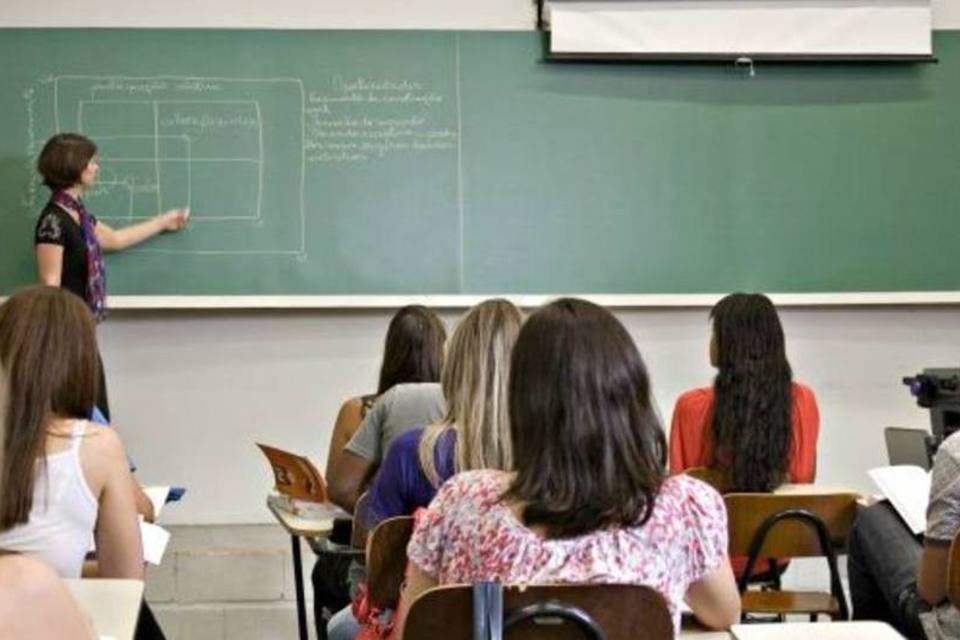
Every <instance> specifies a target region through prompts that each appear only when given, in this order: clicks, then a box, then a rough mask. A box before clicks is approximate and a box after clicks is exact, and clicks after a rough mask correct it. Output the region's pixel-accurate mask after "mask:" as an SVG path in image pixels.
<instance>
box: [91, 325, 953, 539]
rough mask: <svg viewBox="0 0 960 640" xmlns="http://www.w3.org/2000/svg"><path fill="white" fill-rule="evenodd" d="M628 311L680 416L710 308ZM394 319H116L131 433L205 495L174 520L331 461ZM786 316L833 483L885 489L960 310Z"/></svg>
mask: <svg viewBox="0 0 960 640" xmlns="http://www.w3.org/2000/svg"><path fill="white" fill-rule="evenodd" d="M618 315H619V317H620V318H621V319H622V320H623V321H624V323H626V325H627V327H628V328H629V330H630V332H631V333H632V335H633V336H634V337H635V339H636V341H637V343H638V345H639V346H640V350H641V352H642V353H643V355H644V357H645V358H646V359H647V363H648V365H649V367H650V370H651V372H652V375H653V379H654V390H655V393H656V396H657V400H658V402H659V404H660V407H661V410H662V412H663V414H664V419H665V420H669V418H670V413H671V411H672V407H673V401H674V399H675V398H676V396H677V395H678V394H679V393H680V392H681V391H682V390H684V389H686V388H688V387H692V386H697V385H702V384H708V383H709V381H710V379H711V375H712V371H711V369H710V368H709V367H708V366H707V363H706V355H705V353H706V343H707V328H708V324H707V319H706V310H705V309H686V310H633V311H622V312H618ZM455 317H456V314H454V313H447V314H445V319H446V320H448V324H451V325H452V322H453V320H454V319H455ZM388 320H389V312H387V311H360V312H357V311H353V312H337V311H303V312H216V313H212V312H167V313H150V312H132V311H128V312H117V313H115V314H114V316H113V317H111V318H110V319H109V321H108V322H107V323H106V324H105V325H104V326H103V329H102V337H103V341H104V352H105V353H104V357H105V359H106V362H107V369H108V371H109V374H110V392H111V397H112V403H113V410H114V414H115V419H116V423H117V427H118V428H119V429H120V430H121V432H122V433H123V435H124V439H125V440H126V441H127V443H128V447H129V449H130V451H131V453H132V454H133V455H134V457H135V458H136V459H137V461H138V462H139V464H140V475H141V477H142V478H143V479H144V480H146V481H158V482H159V481H176V482H180V483H184V484H186V485H187V486H188V487H189V491H190V493H189V494H188V499H187V500H186V501H185V502H184V503H183V504H182V505H180V506H177V507H175V508H172V509H170V510H169V512H167V513H166V514H165V516H164V518H165V520H166V521H168V522H254V521H260V520H266V519H267V514H266V512H265V511H264V508H263V504H262V503H263V496H264V488H265V487H267V486H268V485H269V484H270V476H269V472H268V470H267V467H266V465H265V463H264V461H263V460H261V457H260V454H259V452H257V451H256V450H255V449H254V446H253V443H254V442H255V441H264V442H269V443H273V444H276V445H278V446H281V447H285V448H289V449H292V450H295V451H303V452H306V453H308V454H309V456H310V457H311V458H312V459H313V460H315V461H316V462H317V463H318V465H321V464H322V463H323V461H325V459H326V446H327V440H328V438H329V433H330V427H331V424H332V421H333V419H334V416H335V415H336V411H337V409H338V407H339V403H340V402H341V401H342V399H344V398H346V397H347V396H349V395H351V394H358V393H365V392H369V391H370V389H371V388H372V386H373V385H374V384H375V379H376V369H377V365H378V358H379V352H380V348H381V342H382V336H383V334H384V331H385V329H386V324H387V321H388ZM783 320H784V324H785V326H786V331H787V335H788V346H789V352H790V357H791V360H792V363H793V365H794V369H795V371H796V374H797V377H798V378H800V379H802V380H804V381H806V382H807V383H809V384H810V385H812V386H813V388H814V389H815V390H816V392H817V395H818V397H819V400H820V409H821V415H822V422H823V428H822V433H821V437H820V452H819V477H818V480H819V481H821V482H823V483H827V484H831V485H845V486H851V487H853V488H858V489H862V490H867V489H869V488H870V487H869V483H868V481H867V479H866V477H865V471H866V469H868V468H869V467H871V466H875V465H879V464H882V463H883V462H884V460H885V452H884V446H883V436H882V427H883V426H885V425H908V426H921V427H922V426H926V425H927V422H928V417H927V414H926V412H925V411H922V410H920V409H919V408H917V407H916V406H915V405H914V403H913V401H912V399H911V398H910V396H909V394H908V392H907V389H906V388H905V387H903V386H902V385H901V384H900V378H901V377H902V376H904V375H910V374H913V373H916V372H918V371H919V370H920V369H921V368H923V367H925V366H934V365H940V366H958V365H960V309H958V308H922V309H909V308H872V309H788V310H784V311H783ZM321 468H322V467H321Z"/></svg>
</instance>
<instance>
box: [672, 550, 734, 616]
mask: <svg viewBox="0 0 960 640" xmlns="http://www.w3.org/2000/svg"><path fill="white" fill-rule="evenodd" d="M684 599H685V600H686V601H687V604H688V605H690V609H691V610H692V611H693V614H694V615H695V616H696V617H697V620H699V621H700V622H701V623H703V624H704V625H705V626H707V627H710V628H711V629H727V628H729V627H730V626H731V625H734V624H737V623H738V622H740V593H739V592H738V591H737V584H736V581H735V580H734V578H733V570H732V569H731V568H730V560H728V559H726V558H725V559H724V560H723V562H722V563H721V564H720V566H719V567H718V568H717V569H716V570H715V571H713V572H712V573H710V574H708V575H706V576H704V577H703V578H701V579H700V580H698V581H696V582H694V583H693V584H691V585H690V587H689V588H688V589H687V594H686V597H685V598H684Z"/></svg>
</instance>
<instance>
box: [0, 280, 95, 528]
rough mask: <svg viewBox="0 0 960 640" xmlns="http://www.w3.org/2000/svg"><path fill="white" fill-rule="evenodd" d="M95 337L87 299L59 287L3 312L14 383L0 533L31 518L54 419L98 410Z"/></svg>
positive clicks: (4, 361)
mask: <svg viewBox="0 0 960 640" xmlns="http://www.w3.org/2000/svg"><path fill="white" fill-rule="evenodd" d="M94 331H95V330H94V320H93V316H92V315H91V314H90V310H89V309H88V308H87V305H86V304H85V303H84V301H83V300H81V299H80V298H79V297H77V296H75V295H74V294H72V293H69V292H67V291H64V290H62V289H60V288H58V287H34V288H31V289H27V290H24V291H22V292H20V293H17V294H15V295H14V296H12V297H10V298H9V299H8V300H7V301H6V302H5V303H4V304H3V305H2V306H0V367H2V368H3V371H4V374H5V376H6V382H7V406H6V416H5V418H4V424H3V428H4V430H3V458H2V462H0V486H2V487H3V492H2V494H0V531H6V530H7V529H9V528H11V527H13V526H15V525H17V524H20V523H23V522H26V521H27V519H28V518H29V516H30V509H31V508H32V506H33V485H34V477H35V470H36V464H37V461H38V460H39V461H40V462H41V465H42V464H44V463H45V461H46V456H45V451H46V436H47V425H48V424H49V422H50V420H51V419H53V418H57V417H61V418H85V417H87V416H88V415H89V413H90V410H91V408H92V407H93V405H94V402H95V400H96V392H97V371H98V370H97V367H98V364H97V344H96V336H95V332H94ZM40 472H45V468H44V467H41V469H40Z"/></svg>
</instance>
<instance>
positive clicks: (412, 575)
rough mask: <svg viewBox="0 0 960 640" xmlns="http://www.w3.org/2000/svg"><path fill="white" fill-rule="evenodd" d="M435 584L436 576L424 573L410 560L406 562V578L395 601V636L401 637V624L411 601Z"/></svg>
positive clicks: (405, 617)
mask: <svg viewBox="0 0 960 640" xmlns="http://www.w3.org/2000/svg"><path fill="white" fill-rule="evenodd" d="M435 586H437V580H436V578H433V577H432V576H430V575H428V574H427V573H424V571H423V570H422V569H420V568H419V567H417V566H416V565H415V564H413V563H412V562H408V563H407V579H406V581H405V582H404V583H403V588H402V589H401V590H400V602H398V603H397V622H396V629H397V630H398V632H399V633H397V635H396V636H395V637H397V638H403V625H404V624H405V623H406V621H407V612H408V611H410V605H411V604H413V601H414V600H416V599H417V596H419V595H420V594H421V593H423V592H424V591H426V590H427V589H432V588H433V587H435Z"/></svg>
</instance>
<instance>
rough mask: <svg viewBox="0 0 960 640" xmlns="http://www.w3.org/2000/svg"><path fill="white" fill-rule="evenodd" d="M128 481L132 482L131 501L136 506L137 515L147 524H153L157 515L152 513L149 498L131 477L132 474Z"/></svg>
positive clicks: (151, 503) (151, 504) (131, 475)
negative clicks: (132, 500)
mask: <svg viewBox="0 0 960 640" xmlns="http://www.w3.org/2000/svg"><path fill="white" fill-rule="evenodd" d="M130 480H131V481H132V482H133V487H131V490H132V491H133V499H134V503H135V504H136V506H137V513H139V514H140V515H141V516H143V519H144V520H146V521H147V522H153V521H154V520H156V519H157V514H155V513H154V512H153V502H151V501H150V496H148V495H147V493H146V492H145V491H144V490H143V486H142V485H141V484H140V483H139V482H137V480H136V478H134V477H133V474H132V473H131V474H130Z"/></svg>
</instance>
